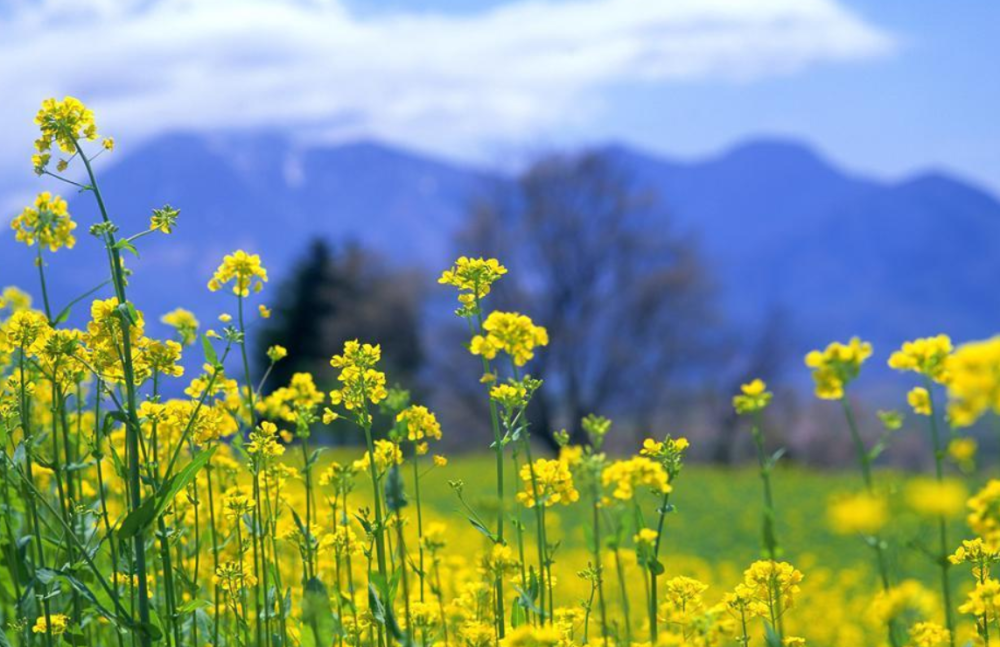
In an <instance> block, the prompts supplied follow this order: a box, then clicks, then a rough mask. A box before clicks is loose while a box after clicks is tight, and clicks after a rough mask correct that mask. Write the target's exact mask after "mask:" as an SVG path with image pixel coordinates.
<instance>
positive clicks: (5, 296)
mask: <svg viewBox="0 0 1000 647" xmlns="http://www.w3.org/2000/svg"><path fill="white" fill-rule="evenodd" d="M30 307H31V295H30V294H28V293H27V292H24V291H23V290H19V289H18V288H16V287H14V286H13V285H8V286H7V287H5V288H4V289H3V291H0V310H3V309H5V308H9V309H10V312H11V314H13V313H15V312H17V311H18V310H27V309H28V308H30Z"/></svg>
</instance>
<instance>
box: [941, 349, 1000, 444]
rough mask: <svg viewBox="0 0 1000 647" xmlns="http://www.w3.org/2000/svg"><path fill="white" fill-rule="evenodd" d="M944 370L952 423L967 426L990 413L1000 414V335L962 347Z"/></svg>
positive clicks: (949, 359)
mask: <svg viewBox="0 0 1000 647" xmlns="http://www.w3.org/2000/svg"><path fill="white" fill-rule="evenodd" d="M945 370H946V372H947V375H948V419H949V422H951V424H953V425H955V426H956V427H968V426H970V425H972V424H973V423H975V422H976V421H977V420H979V418H980V417H981V416H982V415H983V414H984V413H986V412H988V411H992V412H994V413H1000V336H997V337H993V338H992V339H988V340H986V341H977V342H970V343H968V344H962V345H961V346H959V347H958V348H957V349H956V350H955V352H954V353H952V354H951V355H949V356H948V359H947V361H946V368H945Z"/></svg>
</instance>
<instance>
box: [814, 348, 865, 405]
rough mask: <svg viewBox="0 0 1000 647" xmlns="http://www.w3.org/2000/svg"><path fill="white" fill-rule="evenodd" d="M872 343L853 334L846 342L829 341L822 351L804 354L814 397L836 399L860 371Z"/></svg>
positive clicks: (841, 395) (840, 396) (842, 394)
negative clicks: (813, 384)
mask: <svg viewBox="0 0 1000 647" xmlns="http://www.w3.org/2000/svg"><path fill="white" fill-rule="evenodd" d="M871 354H872V345H871V344H869V343H868V342H863V341H861V340H860V339H858V338H857V337H854V338H852V339H851V341H849V342H848V343H846V344H842V343H840V342H833V343H831V344H830V345H829V346H827V347H826V348H825V349H824V350H822V351H819V350H814V351H811V352H810V353H809V354H807V355H806V366H808V367H809V368H811V369H812V377H813V381H814V382H815V384H816V397H818V398H822V399H824V400H839V399H840V398H842V397H844V388H845V387H846V386H847V385H848V384H850V383H851V382H852V381H854V379H855V378H857V377H858V374H859V373H860V372H861V365H862V364H863V363H864V362H865V360H866V359H868V358H869V357H871Z"/></svg>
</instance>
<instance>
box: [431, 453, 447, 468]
mask: <svg viewBox="0 0 1000 647" xmlns="http://www.w3.org/2000/svg"><path fill="white" fill-rule="evenodd" d="M431 460H432V461H434V466H435V467H444V466H446V465H447V464H448V459H447V457H445V456H442V455H440V454H434V456H433V457H432V458H431Z"/></svg>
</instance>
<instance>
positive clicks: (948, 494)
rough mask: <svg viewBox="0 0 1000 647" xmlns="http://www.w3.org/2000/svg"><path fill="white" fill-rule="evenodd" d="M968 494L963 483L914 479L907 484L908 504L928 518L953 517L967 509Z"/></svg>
mask: <svg viewBox="0 0 1000 647" xmlns="http://www.w3.org/2000/svg"><path fill="white" fill-rule="evenodd" d="M968 494H969V493H968V492H967V491H966V489H965V486H964V485H962V483H961V482H959V481H955V480H947V481H941V482H938V481H936V480H933V479H922V478H921V479H913V480H911V481H909V482H908V483H907V484H906V503H907V505H909V506H910V508H912V509H913V510H914V511H915V512H917V513H918V514H921V515H924V516H928V517H953V516H956V515H958V514H960V513H961V512H962V510H963V509H964V508H965V499H966V497H968Z"/></svg>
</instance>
